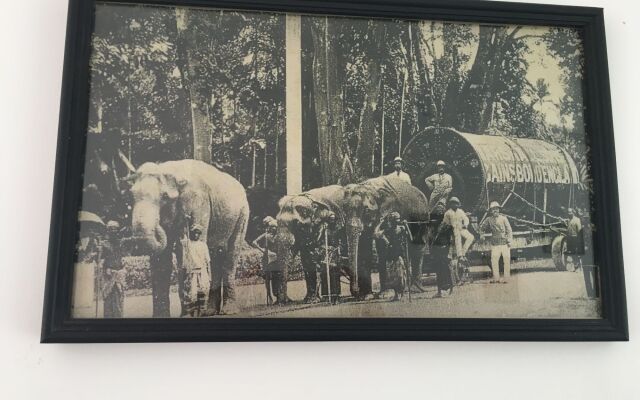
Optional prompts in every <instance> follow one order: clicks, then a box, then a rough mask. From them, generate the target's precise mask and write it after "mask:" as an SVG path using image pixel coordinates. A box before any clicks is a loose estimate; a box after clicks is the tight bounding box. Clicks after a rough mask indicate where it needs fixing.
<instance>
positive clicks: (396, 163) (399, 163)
mask: <svg viewBox="0 0 640 400" xmlns="http://www.w3.org/2000/svg"><path fill="white" fill-rule="evenodd" d="M403 169H404V160H403V159H402V157H396V158H394V159H393V172H392V173H390V174H389V175H387V176H388V177H393V178H396V179H400V180H401V181H405V182H407V183H408V184H409V185H411V177H410V176H409V174H407V173H406V172H404V171H403Z"/></svg>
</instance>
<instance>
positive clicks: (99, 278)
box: [94, 244, 102, 318]
mask: <svg viewBox="0 0 640 400" xmlns="http://www.w3.org/2000/svg"><path fill="white" fill-rule="evenodd" d="M101 259H102V244H99V245H98V254H97V255H96V267H97V268H96V269H97V274H98V276H97V279H96V280H97V285H96V286H97V287H96V289H95V290H94V293H95V295H96V318H98V301H99V300H100V295H101V294H102V266H101V265H100V261H102V260H101Z"/></svg>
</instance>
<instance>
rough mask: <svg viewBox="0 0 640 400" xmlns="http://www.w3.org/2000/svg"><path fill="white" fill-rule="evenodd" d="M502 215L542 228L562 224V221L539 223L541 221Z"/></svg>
mask: <svg viewBox="0 0 640 400" xmlns="http://www.w3.org/2000/svg"><path fill="white" fill-rule="evenodd" d="M502 215H504V216H505V217H507V218H509V219H512V220H514V221H517V222H521V223H523V224H528V225H532V226H540V227H544V228H552V227H554V226H556V225H561V224H564V222H555V223H552V224H541V223H538V222H533V221H527V220H526V219H520V218H517V217H514V216H512V215H509V214H504V213H502Z"/></svg>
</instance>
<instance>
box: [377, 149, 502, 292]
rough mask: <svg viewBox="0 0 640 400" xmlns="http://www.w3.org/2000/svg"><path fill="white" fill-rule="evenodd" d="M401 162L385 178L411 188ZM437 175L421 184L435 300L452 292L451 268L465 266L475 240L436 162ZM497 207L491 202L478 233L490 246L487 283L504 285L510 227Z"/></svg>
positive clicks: (442, 166) (447, 177)
mask: <svg viewBox="0 0 640 400" xmlns="http://www.w3.org/2000/svg"><path fill="white" fill-rule="evenodd" d="M403 167H404V161H403V160H402V158H400V157H396V158H395V160H394V172H392V173H391V174H389V175H388V176H393V177H395V178H398V179H402V180H404V181H405V182H407V183H409V184H411V178H410V176H409V175H408V174H407V173H406V172H404V171H403ZM436 169H437V172H436V173H435V174H433V175H430V176H428V177H427V178H426V179H425V181H424V183H425V186H426V189H427V191H429V192H430V195H429V206H430V214H431V218H430V223H431V224H432V225H435V226H437V227H438V228H437V231H436V233H435V235H434V237H433V238H432V242H431V243H430V245H431V247H432V248H431V253H432V255H433V257H432V261H433V262H434V264H435V265H434V266H435V269H436V271H437V272H436V274H437V276H438V292H437V294H436V296H437V297H440V296H442V291H443V290H445V289H448V290H449V292H451V290H452V289H453V282H451V279H450V278H449V276H450V273H449V272H448V271H449V270H450V266H451V264H461V263H462V264H466V263H467V259H466V255H467V251H468V250H469V248H470V247H471V245H472V244H473V242H474V240H475V237H474V235H473V234H472V233H471V232H470V231H469V217H468V216H467V213H466V212H465V211H464V210H463V209H462V204H461V202H460V199H458V198H457V197H455V196H454V197H449V196H450V194H451V192H452V191H453V178H452V177H451V175H449V174H448V173H447V172H446V163H445V162H444V161H442V160H439V161H438V162H437V163H436ZM500 208H501V206H500V204H499V203H498V202H496V201H492V202H491V203H490V205H489V209H488V210H487V217H486V218H485V219H484V221H482V223H481V225H480V227H479V230H480V232H481V233H490V239H489V240H490V243H491V270H492V279H491V281H490V282H491V283H506V282H507V281H508V279H509V277H510V275H511V268H510V260H511V252H510V247H511V243H512V241H513V233H512V229H511V225H510V223H509V220H508V219H507V217H505V216H504V215H502V214H501V213H500ZM500 259H502V260H503V265H504V276H503V277H502V278H501V277H500V270H499V268H500V267H499V266H500Z"/></svg>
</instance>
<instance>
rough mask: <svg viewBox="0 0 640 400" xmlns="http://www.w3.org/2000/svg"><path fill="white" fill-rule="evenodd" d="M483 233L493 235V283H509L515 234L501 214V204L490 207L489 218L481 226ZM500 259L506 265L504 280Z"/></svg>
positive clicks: (494, 203)
mask: <svg viewBox="0 0 640 400" xmlns="http://www.w3.org/2000/svg"><path fill="white" fill-rule="evenodd" d="M480 230H481V231H482V232H489V233H491V239H490V241H491V270H492V271H493V279H492V280H491V283H507V280H508V279H509V277H510V276H511V242H512V241H513V233H512V231H511V224H509V220H508V219H507V217H505V216H504V215H502V214H500V204H498V202H497V201H492V202H491V204H490V205H489V216H488V217H487V218H486V219H485V220H484V222H483V223H482V225H481V226H480ZM500 257H502V262H503V263H504V279H500Z"/></svg>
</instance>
